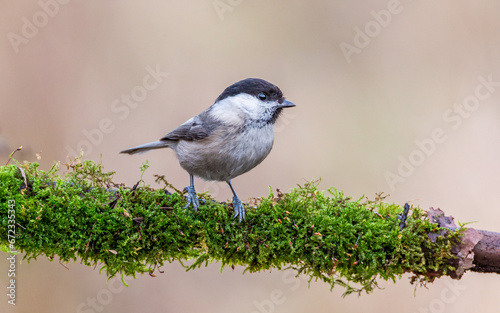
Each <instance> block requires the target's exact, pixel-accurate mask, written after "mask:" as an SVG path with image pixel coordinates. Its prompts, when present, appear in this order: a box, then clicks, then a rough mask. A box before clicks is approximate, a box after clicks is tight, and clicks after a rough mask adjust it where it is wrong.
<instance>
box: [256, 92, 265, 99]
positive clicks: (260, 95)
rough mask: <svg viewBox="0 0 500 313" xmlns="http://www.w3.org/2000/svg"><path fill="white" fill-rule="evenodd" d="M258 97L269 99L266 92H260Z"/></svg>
mask: <svg viewBox="0 0 500 313" xmlns="http://www.w3.org/2000/svg"><path fill="white" fill-rule="evenodd" d="M258 97H259V99H260V100H266V99H267V96H266V94H265V93H263V92H261V93H259V95H258Z"/></svg>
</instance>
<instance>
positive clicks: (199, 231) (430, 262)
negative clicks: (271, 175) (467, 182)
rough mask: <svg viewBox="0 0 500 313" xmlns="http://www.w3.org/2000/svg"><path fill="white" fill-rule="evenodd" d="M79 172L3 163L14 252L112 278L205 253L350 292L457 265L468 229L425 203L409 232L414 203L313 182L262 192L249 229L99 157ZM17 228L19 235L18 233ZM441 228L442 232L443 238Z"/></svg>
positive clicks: (1, 216) (0, 238)
mask: <svg viewBox="0 0 500 313" xmlns="http://www.w3.org/2000/svg"><path fill="white" fill-rule="evenodd" d="M67 168H68V170H69V171H68V172H67V173H66V174H65V175H64V176H62V177H61V176H60V175H59V174H58V166H57V164H56V165H54V166H53V167H52V168H51V169H50V170H48V171H42V170H39V169H38V164H37V163H24V164H23V165H20V164H17V165H8V166H2V167H0V245H1V246H2V248H3V250H4V251H6V252H10V251H9V250H16V251H20V252H24V253H25V256H24V257H25V258H26V259H27V260H31V259H36V258H37V257H38V256H40V255H44V256H46V257H48V258H49V259H50V260H52V259H54V258H55V257H56V255H57V257H58V258H59V259H60V260H61V261H63V262H66V261H69V260H75V261H76V260H78V259H80V260H81V262H82V263H83V264H85V265H88V266H95V265H97V264H99V263H101V264H103V269H104V270H105V272H106V274H107V275H108V276H109V277H112V276H114V275H116V274H118V273H121V274H122V275H134V276H135V275H136V274H137V273H146V272H148V273H150V274H151V273H152V272H153V271H154V270H155V269H157V268H159V267H161V266H162V265H163V264H164V263H165V262H174V261H179V262H181V264H182V262H184V261H185V260H194V262H192V263H191V265H189V266H187V265H186V268H187V269H195V268H198V267H200V266H201V265H207V264H208V263H210V262H212V261H218V262H220V263H221V264H222V267H224V266H233V265H241V266H244V267H246V270H245V271H248V272H256V271H261V270H267V269H271V268H277V269H285V268H292V269H294V270H296V271H297V274H305V275H308V276H309V277H310V278H311V279H320V280H322V281H324V282H326V283H328V284H330V285H331V287H332V288H333V287H334V286H335V285H341V286H344V287H345V288H346V293H347V294H348V293H352V292H361V291H363V290H364V291H366V292H369V291H372V290H373V288H375V287H376V286H377V280H378V279H380V278H381V279H384V280H392V281H395V280H396V279H398V278H400V277H401V275H402V274H403V273H413V275H414V276H413V278H412V281H416V282H420V283H425V282H427V281H429V280H432V279H433V278H434V277H435V276H436V275H446V274H449V273H451V272H453V271H454V270H455V266H454V265H452V264H451V263H450V261H451V260H453V259H455V257H454V256H453V253H452V247H453V246H454V245H456V244H457V243H458V242H459V240H458V236H459V234H460V231H458V230H457V231H451V230H449V229H447V230H446V231H443V228H441V227H439V226H438V225H437V224H435V223H432V222H431V221H430V220H429V219H428V218H427V215H426V213H425V212H424V211H423V210H421V209H419V208H412V209H411V211H410V213H409V215H408V218H407V220H406V226H405V227H404V228H403V229H400V222H401V220H400V218H399V216H400V215H401V214H402V212H403V208H402V207H401V206H399V205H396V204H390V203H386V202H385V201H384V197H383V196H381V195H378V196H377V197H376V198H375V199H374V200H367V199H365V198H362V199H351V198H349V197H346V196H345V195H344V194H343V193H342V192H340V191H338V190H336V189H333V188H331V189H328V190H327V191H321V190H319V189H318V185H317V183H315V182H309V183H306V184H304V185H303V186H298V187H297V188H295V189H293V190H291V191H290V192H289V193H281V192H280V191H277V192H276V193H271V194H270V195H269V196H268V197H264V198H262V199H257V200H256V201H255V202H256V207H255V208H248V210H247V215H246V221H244V222H242V223H241V224H238V223H237V221H235V220H233V219H232V208H231V206H230V205H229V204H225V203H218V202H216V201H214V200H212V199H211V198H210V197H209V196H207V195H202V198H204V199H205V200H206V201H205V204H203V205H202V206H201V207H200V208H199V209H198V212H197V213H196V214H195V212H194V211H193V210H192V209H183V206H184V205H185V199H184V197H183V195H181V194H179V192H177V193H173V194H169V193H168V192H167V191H166V189H156V190H154V189H152V188H150V187H149V186H145V185H144V183H143V182H142V183H141V184H138V185H136V186H134V187H133V188H127V187H125V186H123V185H119V184H116V183H114V182H113V181H112V175H113V173H106V172H104V171H103V167H102V165H101V164H96V163H94V162H92V161H80V160H76V161H74V162H72V163H71V164H67ZM146 168H147V166H143V167H142V168H141V170H142V171H144V170H146ZM141 177H142V176H141ZM160 180H162V178H159V181H160ZM12 223H15V225H16V227H15V230H16V233H15V240H14V241H12V237H10V236H8V229H10V227H9V225H10V224H12ZM431 233H435V234H437V236H435V238H432V240H431V239H430V237H429V236H428V235H429V234H431ZM12 243H13V244H12ZM436 273H438V274H436Z"/></svg>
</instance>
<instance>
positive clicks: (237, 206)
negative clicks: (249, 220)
mask: <svg viewBox="0 0 500 313" xmlns="http://www.w3.org/2000/svg"><path fill="white" fill-rule="evenodd" d="M233 209H234V216H233V219H234V218H236V217H238V224H239V223H241V221H242V220H245V212H246V210H245V207H243V204H241V201H240V199H238V197H233Z"/></svg>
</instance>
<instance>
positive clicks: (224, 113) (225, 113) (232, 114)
mask: <svg viewBox="0 0 500 313" xmlns="http://www.w3.org/2000/svg"><path fill="white" fill-rule="evenodd" d="M231 106H233V107H231ZM210 115H212V116H213V117H214V118H215V119H216V120H218V121H220V122H222V123H224V124H231V125H241V124H243V122H244V119H243V114H242V112H241V110H240V109H239V108H235V107H234V105H233V104H232V103H230V102H228V101H226V99H224V100H222V101H221V102H219V103H218V104H217V105H216V106H214V107H212V110H211V111H210Z"/></svg>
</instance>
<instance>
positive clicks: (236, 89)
mask: <svg viewBox="0 0 500 313" xmlns="http://www.w3.org/2000/svg"><path fill="white" fill-rule="evenodd" d="M241 93H246V94H249V95H252V96H254V97H256V98H259V99H260V100H262V101H276V102H278V103H280V104H281V105H280V107H282V108H285V107H292V106H295V104H293V103H292V102H290V101H287V100H285V98H284V97H283V92H281V90H280V89H279V88H278V86H276V85H273V84H271V83H270V82H268V81H265V80H263V79H260V78H247V79H244V80H240V81H239V82H236V83H234V84H232V85H231V86H229V87H227V88H226V89H225V90H224V91H223V92H222V93H221V94H220V95H219V97H218V98H217V99H216V100H215V102H219V101H221V100H224V99H226V98H228V97H232V96H236V95H239V94H241Z"/></svg>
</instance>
